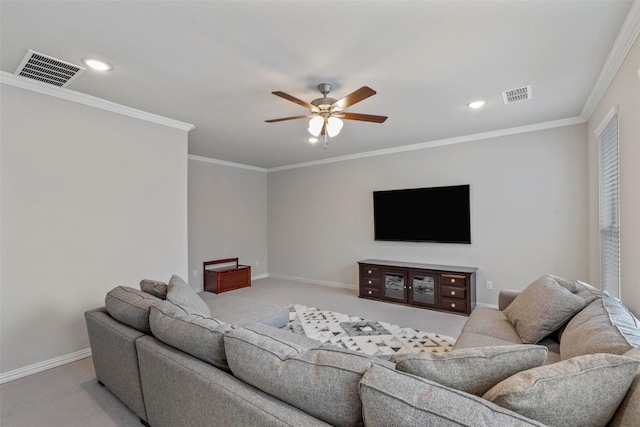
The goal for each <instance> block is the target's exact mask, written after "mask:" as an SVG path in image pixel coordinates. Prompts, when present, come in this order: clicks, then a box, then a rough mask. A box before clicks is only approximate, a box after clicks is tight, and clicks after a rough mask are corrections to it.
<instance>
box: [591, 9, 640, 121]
mask: <svg viewBox="0 0 640 427" xmlns="http://www.w3.org/2000/svg"><path fill="white" fill-rule="evenodd" d="M639 34H640V0H635V1H634V2H633V4H632V5H631V9H630V10H629V13H628V14H627V17H626V19H625V20H624V23H623V24H622V28H620V32H619V33H618V37H616V41H615V42H614V43H613V47H612V48H611V52H610V53H609V56H608V57H607V60H606V61H605V63H604V66H603V67H602V71H600V75H599V76H598V80H596V84H595V85H594V86H593V89H592V90H591V94H590V95H589V98H587V102H585V104H584V107H583V108H582V112H581V113H580V117H583V118H584V119H585V120H587V121H588V120H589V119H590V118H591V115H592V114H593V112H594V111H595V110H596V108H597V107H598V104H600V101H601V100H602V98H603V97H604V94H605V93H606V91H607V89H608V88H609V85H610V84H611V82H612V81H613V78H614V77H615V76H616V73H617V72H618V70H619V69H620V66H621V65H622V62H623V61H624V59H625V58H626V57H627V54H628V53H629V50H630V49H631V47H632V46H633V43H634V42H635V41H636V39H637V38H638V35H639Z"/></svg>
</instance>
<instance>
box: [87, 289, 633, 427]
mask: <svg viewBox="0 0 640 427" xmlns="http://www.w3.org/2000/svg"><path fill="white" fill-rule="evenodd" d="M205 300H206V302H205ZM85 319H86V322H87V329H88V333H89V339H90V344H91V349H92V354H93V362H94V366H95V370H96V375H97V378H98V380H99V381H100V382H101V383H102V384H103V385H105V386H106V387H107V388H108V389H109V390H110V391H111V392H112V393H113V394H114V395H115V396H117V397H118V398H119V399H120V400H121V401H122V402H124V403H125V404H126V405H127V406H128V407H129V408H130V409H131V410H132V411H133V412H134V413H136V415H137V416H138V417H140V419H141V421H142V422H143V423H144V424H148V425H151V426H153V427H161V426H178V425H180V426H183V425H184V426H186V425H188V426H314V425H337V426H360V425H366V426H415V425H451V426H453V425H467V426H483V425H486V426H494V425H501V426H511V425H513V426H519V425H522V426H531V425H535V426H540V425H567V426H570V425H576V426H577V425H580V426H588V425H594V426H596V425H607V424H609V425H614V426H632V425H633V426H635V425H638V424H639V423H640V413H639V411H640V373H638V365H639V364H640V362H639V360H640V349H639V348H638V345H640V325H638V323H637V319H635V317H633V315H632V314H631V313H629V312H628V311H627V310H626V309H625V308H624V306H622V304H620V303H619V302H618V301H617V300H614V299H611V298H609V297H607V296H606V295H604V294H603V293H601V292H599V291H598V290H596V289H594V288H592V287H590V286H588V285H586V284H583V283H581V282H577V281H565V280H563V279H560V278H557V277H554V276H543V277H542V278H540V279H538V280H537V281H535V282H534V283H532V284H531V285H530V286H528V287H527V288H526V289H525V290H524V291H523V292H521V293H515V292H513V293H510V292H506V293H502V294H501V296H500V307H499V309H492V308H484V307H479V308H476V309H475V310H474V311H473V312H472V314H471V316H470V317H469V320H468V322H467V324H466V325H465V327H464V329H463V331H462V334H461V336H460V337H459V339H458V341H457V343H456V346H455V348H454V351H452V352H450V353H442V354H434V353H427V354H421V355H408V356H402V357H398V358H397V359H396V360H394V361H393V362H390V361H386V360H381V359H377V358H375V357H372V356H367V355H364V354H361V353H356V352H353V351H349V350H345V349H342V348H338V347H335V346H331V345H323V344H322V343H320V342H319V341H315V340H311V339H308V338H306V337H304V336H300V335H296V334H292V333H290V332H288V330H286V325H287V322H288V309H287V308H286V307H277V306H268V305H264V304H261V303H258V302H255V301H252V300H248V299H244V298H241V297H237V296H235V295H233V294H220V295H212V294H206V297H205V298H204V299H203V298H201V297H200V296H199V295H197V294H196V293H195V292H194V291H193V290H192V289H191V288H190V287H189V286H188V285H187V284H186V283H184V282H183V281H182V280H181V279H180V278H178V277H177V276H174V277H172V278H171V280H170V281H169V283H168V285H166V284H164V283H161V282H154V281H143V282H141V290H137V289H133V288H128V287H122V286H120V287H116V288H114V289H113V290H112V291H111V292H109V293H108V294H107V297H106V299H105V307H101V308H97V309H95V310H91V311H88V312H86V313H85Z"/></svg>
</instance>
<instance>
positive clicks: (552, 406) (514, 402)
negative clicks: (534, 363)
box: [483, 354, 640, 427]
mask: <svg viewBox="0 0 640 427" xmlns="http://www.w3.org/2000/svg"><path fill="white" fill-rule="evenodd" d="M639 364H640V362H638V361H636V360H633V359H630V358H627V357H622V356H616V355H611V354H591V355H587V356H578V357H574V358H573V359H569V360H563V361H561V362H558V363H554V364H552V365H546V366H541V367H538V368H533V369H530V370H528V371H524V372H520V373H518V374H516V375H514V376H512V377H510V378H507V379H506V380H504V381H502V382H501V383H499V384H497V385H496V386H494V387H493V388H492V389H491V390H489V391H488V392H487V393H485V395H484V396H483V398H485V399H487V400H489V401H491V402H494V403H496V404H498V405H500V406H502V407H505V408H508V409H511V410H513V411H516V412H518V413H519V414H522V415H525V416H527V417H529V418H533V419H535V420H538V421H540V422H542V423H545V424H549V425H558V426H559V425H562V426H582V427H584V426H603V425H605V424H606V423H607V422H608V421H609V420H610V419H611V417H612V416H613V414H614V413H615V411H616V408H617V407H618V405H620V403H621V402H622V400H623V399H624V396H625V394H626V393H627V390H628V389H629V386H630V385H631V381H632V380H633V375H634V373H635V372H636V370H637V369H638V365H639ZM578 408H579V409H578Z"/></svg>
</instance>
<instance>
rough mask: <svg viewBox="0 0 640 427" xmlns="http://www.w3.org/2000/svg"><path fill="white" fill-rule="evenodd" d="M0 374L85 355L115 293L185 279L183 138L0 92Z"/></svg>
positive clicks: (46, 99)
mask: <svg viewBox="0 0 640 427" xmlns="http://www.w3.org/2000/svg"><path fill="white" fill-rule="evenodd" d="M0 118H1V120H2V128H1V134H0V136H1V141H2V145H1V150H2V158H1V162H2V163H1V166H2V170H1V173H2V178H1V193H0V194H1V203H0V206H1V217H0V218H1V236H2V247H1V257H0V259H1V265H2V271H1V276H0V292H1V298H0V299H1V303H0V307H1V314H0V316H1V317H0V321H1V324H2V325H1V346H0V347H1V357H0V363H1V365H0V372H2V374H5V373H7V372H9V371H15V370H17V369H18V368H20V369H22V368H24V367H27V366H31V365H34V364H38V363H41V362H44V361H49V360H51V359H55V358H60V357H63V356H65V355H68V354H71V353H74V352H78V351H81V350H85V349H87V348H88V347H89V342H88V338H87V332H86V328H85V322H84V317H83V312H84V311H86V310H88V309H92V308H95V307H99V306H102V305H104V297H105V294H106V293H107V292H108V291H109V290H110V289H112V288H113V287H114V286H116V285H128V286H132V287H137V286H138V283H139V281H140V279H142V278H157V279H164V280H168V279H169V277H170V276H171V274H173V273H176V274H181V275H185V276H186V274H187V132H185V131H183V130H179V129H175V128H170V127H167V126H163V125H159V124H155V123H151V122H148V121H142V120H138V119H134V118H131V117H126V116H123V115H120V114H115V113H111V112H107V111H104V110H101V109H97V108H93V107H89V106H86V105H81V104H78V103H75V102H70V101H67V100H64V99H60V98H56V97H52V96H47V95H43V94H41V93H36V92H31V91H27V90H25V89H21V88H17V87H13V86H9V85H5V84H3V85H2V99H1V116H0Z"/></svg>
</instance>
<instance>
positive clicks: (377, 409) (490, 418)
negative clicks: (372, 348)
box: [360, 365, 543, 427]
mask: <svg viewBox="0 0 640 427" xmlns="http://www.w3.org/2000/svg"><path fill="white" fill-rule="evenodd" d="M360 396H361V398H362V417H363V419H364V423H365V425H366V426H367V427H389V426H403V427H404V426H406V427H413V426H446V427H459V426H473V427H494V426H510V427H512V426H542V425H543V424H540V423H538V422H537V421H534V420H529V419H527V418H526V417H524V416H522V415H520V414H517V413H515V412H513V411H510V410H508V409H504V408H501V407H500V406H498V405H495V404H493V403H491V402H489V401H487V400H484V399H481V398H479V397H477V396H474V395H471V394H468V393H464V392H462V391H459V390H454V389H452V388H449V387H446V386H444V385H442V384H438V383H436V382H433V381H429V380H427V379H424V378H420V377H416V376H413V375H410V374H405V373H403V372H399V371H396V370H393V369H390V368H386V367H383V366H380V365H374V366H373V367H371V368H370V369H369V370H368V371H367V372H366V373H365V374H364V376H363V377H362V381H360Z"/></svg>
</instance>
